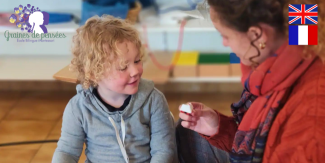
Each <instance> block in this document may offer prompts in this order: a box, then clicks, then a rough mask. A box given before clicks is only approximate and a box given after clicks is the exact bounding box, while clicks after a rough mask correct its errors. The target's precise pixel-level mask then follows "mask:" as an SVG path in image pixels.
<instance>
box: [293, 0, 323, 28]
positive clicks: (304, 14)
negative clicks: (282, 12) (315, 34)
mask: <svg viewBox="0 0 325 163" xmlns="http://www.w3.org/2000/svg"><path fill="white" fill-rule="evenodd" d="M317 23H318V5H317V4H289V24H317Z"/></svg>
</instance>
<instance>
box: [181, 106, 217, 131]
mask: <svg viewBox="0 0 325 163" xmlns="http://www.w3.org/2000/svg"><path fill="white" fill-rule="evenodd" d="M188 104H190V105H192V106H193V112H192V113H191V114H185V113H182V112H180V113H179V117H180V118H181V119H182V120H183V121H182V123H181V124H182V126H183V127H185V128H188V129H191V130H194V131H196V132H198V133H201V134H204V135H207V136H212V135H214V134H216V133H217V131H218V126H219V116H218V114H217V113H216V112H215V111H214V110H213V109H211V108H209V107H207V106H205V105H204V104H202V103H197V102H190V103H188ZM180 107H181V106H179V109H180Z"/></svg>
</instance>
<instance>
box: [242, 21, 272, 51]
mask: <svg viewBox="0 0 325 163" xmlns="http://www.w3.org/2000/svg"><path fill="white" fill-rule="evenodd" d="M268 32H269V31H268V30H267V28H265V26H263V25H260V26H252V27H250V28H249V29H248V32H247V35H248V37H249V39H250V40H251V41H254V44H255V45H256V46H258V47H260V48H265V44H266V42H267V38H268V36H267V33H268Z"/></svg>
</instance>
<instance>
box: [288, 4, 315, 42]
mask: <svg viewBox="0 0 325 163" xmlns="http://www.w3.org/2000/svg"><path fill="white" fill-rule="evenodd" d="M288 15H289V27H288V28H289V29H288V32H289V45H317V44H318V27H317V23H318V5H317V4H289V13H288ZM292 24H298V25H292ZM306 24H308V25H306Z"/></svg>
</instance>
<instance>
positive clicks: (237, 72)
mask: <svg viewBox="0 0 325 163" xmlns="http://www.w3.org/2000/svg"><path fill="white" fill-rule="evenodd" d="M230 74H231V76H235V77H238V76H241V75H242V73H241V69H240V64H230Z"/></svg>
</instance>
